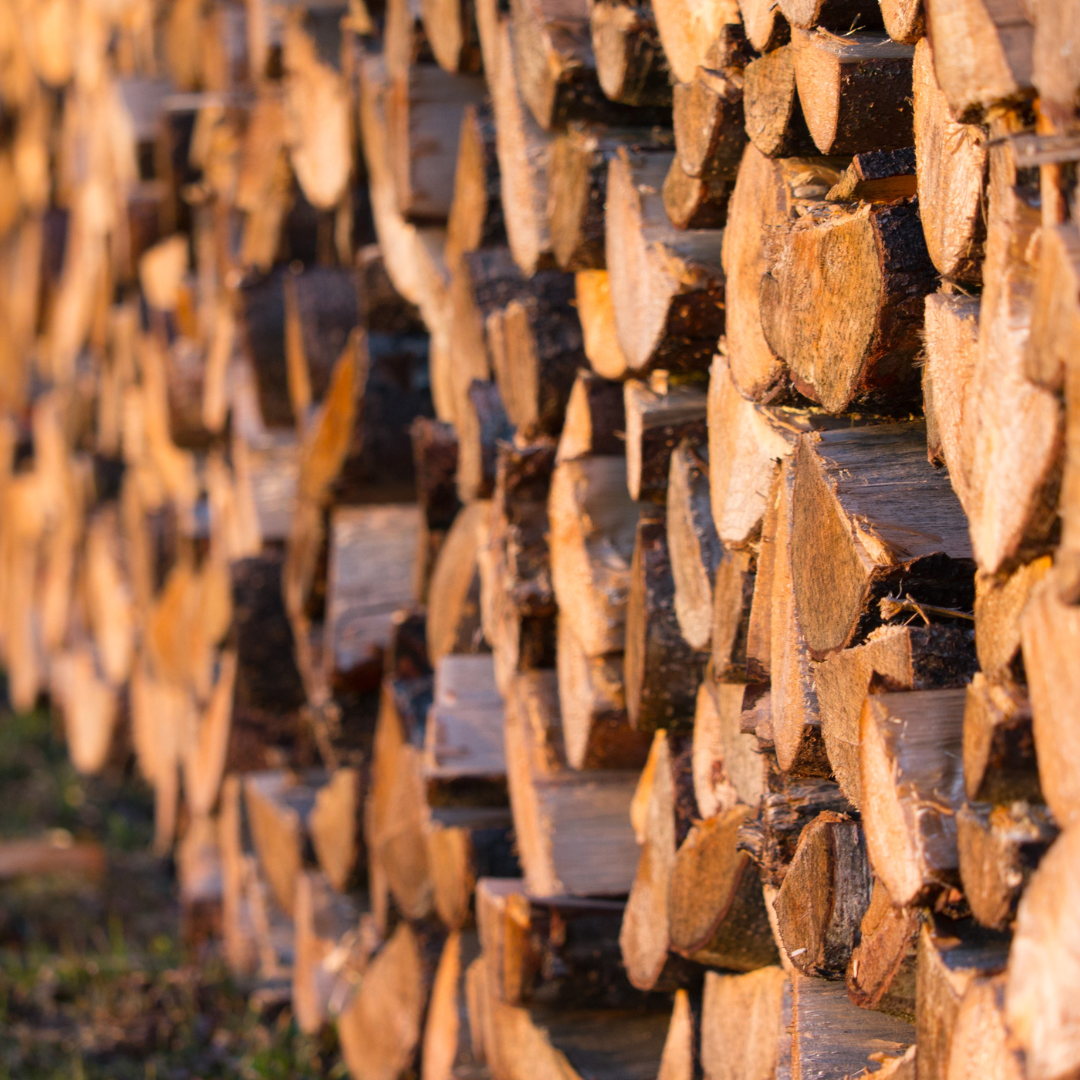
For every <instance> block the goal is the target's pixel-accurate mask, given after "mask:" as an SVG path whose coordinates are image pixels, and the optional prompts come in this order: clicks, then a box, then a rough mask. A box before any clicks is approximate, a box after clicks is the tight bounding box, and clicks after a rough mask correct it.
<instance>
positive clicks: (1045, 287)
mask: <svg viewBox="0 0 1080 1080" xmlns="http://www.w3.org/2000/svg"><path fill="white" fill-rule="evenodd" d="M1039 236H1040V239H1039V243H1040V247H1039V271H1038V277H1037V279H1036V282H1035V297H1034V300H1033V308H1034V310H1033V311H1032V316H1031V337H1030V338H1029V339H1028V345H1027V357H1026V365H1025V370H1026V371H1027V375H1028V378H1029V379H1031V380H1032V381H1033V382H1035V383H1038V384H1039V385H1040V386H1045V387H1046V388H1047V389H1049V390H1057V389H1059V388H1060V387H1061V386H1062V385H1063V384H1064V383H1065V381H1066V375H1065V373H1066V371H1067V370H1068V369H1069V366H1070V365H1069V357H1070V356H1072V355H1074V353H1073V349H1074V346H1075V344H1076V341H1077V335H1078V333H1080V317H1078V312H1077V297H1078V296H1080V287H1078V275H1080V230H1078V229H1077V228H1076V226H1075V225H1054V226H1052V227H1049V226H1044V227H1043V229H1042V230H1041V232H1040V234H1039ZM1068 385H1069V388H1070V390H1069V400H1072V398H1073V392H1072V389H1071V388H1072V387H1073V386H1074V385H1075V379H1070V380H1069V382H1068ZM1073 453H1074V451H1072V448H1071V446H1070V458H1071V457H1072V456H1073ZM1069 472H1070V474H1071V475H1075V472H1074V471H1073V468H1072V466H1071V465H1070V469H1069ZM1074 503H1075V499H1074V498H1069V499H1068V503H1067V507H1066V512H1067V513H1068V511H1069V510H1070V509H1071V508H1072V506H1073V505H1074ZM1071 517H1072V515H1071V514H1069V517H1068V518H1067V519H1066V528H1067V529H1068V530H1069V532H1071V528H1070V526H1071V525H1072V522H1071V520H1070V519H1071ZM1067 535H1068V534H1067ZM1070 546H1072V545H1071V543H1070Z"/></svg>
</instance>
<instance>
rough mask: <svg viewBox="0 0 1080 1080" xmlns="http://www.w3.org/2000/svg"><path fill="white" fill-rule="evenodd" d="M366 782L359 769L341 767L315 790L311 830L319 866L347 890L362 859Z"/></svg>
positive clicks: (336, 886) (339, 888)
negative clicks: (362, 818)
mask: <svg viewBox="0 0 1080 1080" xmlns="http://www.w3.org/2000/svg"><path fill="white" fill-rule="evenodd" d="M363 787H364V783H363V777H362V775H361V772H360V770H359V769H355V768H339V769H337V770H335V772H334V773H333V775H332V776H331V777H330V779H329V781H328V782H327V783H326V784H324V785H323V786H322V787H320V788H319V789H318V791H316V792H315V804H314V805H313V806H312V808H311V814H310V815H309V817H308V830H309V832H310V833H311V843H312V846H313V847H314V849H315V857H316V859H318V862H319V868H320V869H321V870H322V872H323V873H324V874H325V875H326V879H327V881H328V882H329V883H330V885H331V887H332V888H334V889H336V890H337V891H338V892H344V891H345V889H346V887H347V886H348V885H349V883H350V882H351V881H352V878H353V875H354V873H355V871H356V867H357V864H358V863H359V862H360V856H361V851H360V848H361V842H362V831H361V830H362V823H361V814H362V812H363V805H364V790H363Z"/></svg>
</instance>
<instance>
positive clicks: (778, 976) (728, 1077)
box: [701, 965, 791, 1080]
mask: <svg viewBox="0 0 1080 1080" xmlns="http://www.w3.org/2000/svg"><path fill="white" fill-rule="evenodd" d="M790 1024H791V981H790V977H789V976H788V975H787V973H786V972H785V971H784V969H783V968H781V967H780V966H779V965H774V966H771V967H766V968H762V969H761V970H760V971H753V972H750V973H749V974H746V975H719V974H717V973H716V972H715V971H710V972H709V973H708V975H706V976H705V996H704V999H703V1002H702V1009H701V1064H702V1067H703V1068H704V1070H705V1075H706V1076H708V1077H710V1080H772V1078H773V1077H776V1076H780V1075H783V1074H784V1073H785V1072H786V1071H787V1070H788V1069H790V1067H791V1040H790V1036H786V1035H785V1033H786V1032H787V1029H788V1027H789V1026H790ZM751 1031H752V1032H754V1037H753V1038H750V1039H748V1038H746V1033H747V1032H751Z"/></svg>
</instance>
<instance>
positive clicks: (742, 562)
mask: <svg viewBox="0 0 1080 1080" xmlns="http://www.w3.org/2000/svg"><path fill="white" fill-rule="evenodd" d="M756 580H757V557H756V555H755V553H754V552H753V551H732V550H728V549H724V551H723V554H722V556H721V558H720V562H719V564H718V566H717V568H716V578H715V586H714V589H713V624H712V632H711V641H712V657H711V660H712V671H713V677H714V678H718V679H721V680H723V679H729V680H730V681H731V682H733V683H742V682H745V681H746V679H747V678H748V677H749V674H750V672H749V669H748V666H747V665H748V652H747V647H748V643H749V637H750V613H751V610H752V608H753V602H754V591H755V588H754V586H755V583H756Z"/></svg>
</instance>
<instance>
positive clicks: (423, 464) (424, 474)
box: [409, 416, 461, 530]
mask: <svg viewBox="0 0 1080 1080" xmlns="http://www.w3.org/2000/svg"><path fill="white" fill-rule="evenodd" d="M409 435H410V436H411V438H412V444H413V459H414V461H415V464H416V501H417V502H418V503H419V504H420V507H421V509H422V510H423V511H424V520H425V522H426V523H427V527H428V529H434V530H445V529H449V528H450V526H451V525H452V524H453V521H454V517H455V516H456V515H457V512H458V510H460V509H461V503H460V502H459V501H458V496H457V488H456V487H455V485H454V474H455V473H456V472H457V464H458V441H457V435H456V434H455V433H454V429H453V427H452V426H451V425H450V424H447V423H444V422H443V421H441V420H429V419H428V418H427V417H426V416H420V417H417V418H416V419H415V420H414V421H413V422H412V424H410V425H409Z"/></svg>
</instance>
